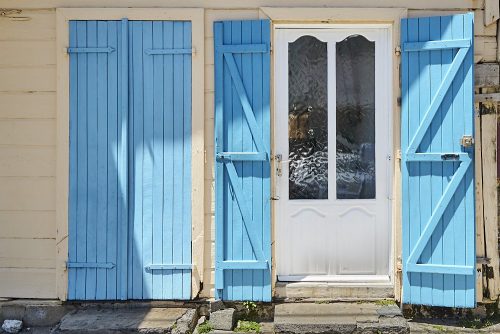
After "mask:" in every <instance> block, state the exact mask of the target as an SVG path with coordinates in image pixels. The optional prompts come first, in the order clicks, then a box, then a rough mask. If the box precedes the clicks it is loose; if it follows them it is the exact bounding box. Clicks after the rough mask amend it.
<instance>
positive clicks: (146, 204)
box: [140, 21, 155, 299]
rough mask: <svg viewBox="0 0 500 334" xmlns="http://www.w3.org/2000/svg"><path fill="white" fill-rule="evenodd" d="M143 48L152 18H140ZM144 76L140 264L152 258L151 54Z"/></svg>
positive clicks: (148, 285)
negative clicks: (149, 19) (141, 20)
mask: <svg viewBox="0 0 500 334" xmlns="http://www.w3.org/2000/svg"><path fill="white" fill-rule="evenodd" d="M141 28H142V36H143V43H142V50H144V49H148V48H151V47H152V46H153V22H151V21H143V22H142V27H141ZM140 65H142V69H143V74H142V75H143V77H144V79H143V80H144V81H143V82H144V86H143V90H144V106H143V108H144V109H143V117H144V129H143V131H144V132H143V137H142V146H143V150H144V152H143V161H142V163H143V172H142V187H143V193H142V201H143V202H142V207H143V209H142V210H143V211H142V224H143V225H142V233H143V234H142V262H143V266H146V265H147V264H148V263H152V262H153V160H154V158H155V157H154V156H153V150H154V144H155V143H154V135H153V129H154V110H153V99H154V94H153V89H154V86H153V57H145V56H143V63H142V64H140ZM142 273H143V285H142V297H143V298H144V299H152V298H153V273H151V272H146V271H145V270H144V267H143V269H142Z"/></svg>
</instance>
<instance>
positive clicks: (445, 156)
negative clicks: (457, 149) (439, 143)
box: [441, 153, 460, 160]
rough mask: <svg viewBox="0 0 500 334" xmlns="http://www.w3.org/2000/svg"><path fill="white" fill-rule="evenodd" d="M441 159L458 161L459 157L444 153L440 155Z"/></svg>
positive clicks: (454, 154)
mask: <svg viewBox="0 0 500 334" xmlns="http://www.w3.org/2000/svg"><path fill="white" fill-rule="evenodd" d="M441 159H443V160H458V159H460V156H459V155H458V154H456V153H445V154H441Z"/></svg>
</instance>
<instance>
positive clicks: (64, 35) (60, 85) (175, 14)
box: [56, 8, 205, 300]
mask: <svg viewBox="0 0 500 334" xmlns="http://www.w3.org/2000/svg"><path fill="white" fill-rule="evenodd" d="M122 18H128V19H129V20H184V21H191V22H192V45H193V48H194V49H195V53H193V58H192V76H193V77H192V94H191V95H192V168H191V173H192V195H191V196H192V197H191V203H192V246H191V247H192V257H193V272H192V284H191V295H192V297H193V298H194V297H196V295H197V294H198V292H199V291H200V287H201V284H200V282H202V281H203V267H204V263H203V262H204V261H203V250H204V244H203V240H204V203H205V201H204V198H203V197H204V168H205V159H204V145H205V143H204V119H205V117H204V82H205V79H204V73H205V71H204V56H205V50H204V47H205V28H204V9H203V8H168V9H166V8H58V9H57V11H56V34H57V37H56V50H57V114H56V115H57V116H56V117H57V140H56V152H57V164H56V245H57V255H56V289H57V290H56V291H57V297H58V298H59V299H61V300H66V299H67V290H68V273H67V270H66V261H67V259H68V195H69V181H68V180H69V56H68V54H67V53H66V48H67V47H68V43H69V20H120V19H122Z"/></svg>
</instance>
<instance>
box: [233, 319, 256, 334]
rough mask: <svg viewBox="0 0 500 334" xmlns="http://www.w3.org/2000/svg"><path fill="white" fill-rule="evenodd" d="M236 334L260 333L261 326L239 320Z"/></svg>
mask: <svg viewBox="0 0 500 334" xmlns="http://www.w3.org/2000/svg"><path fill="white" fill-rule="evenodd" d="M234 331H235V332H247V333H248V332H253V333H260V324H259V323H257V322H255V321H246V320H238V325H237V326H236V328H235V329H234Z"/></svg>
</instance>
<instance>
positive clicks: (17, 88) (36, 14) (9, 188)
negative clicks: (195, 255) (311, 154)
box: [0, 0, 497, 298]
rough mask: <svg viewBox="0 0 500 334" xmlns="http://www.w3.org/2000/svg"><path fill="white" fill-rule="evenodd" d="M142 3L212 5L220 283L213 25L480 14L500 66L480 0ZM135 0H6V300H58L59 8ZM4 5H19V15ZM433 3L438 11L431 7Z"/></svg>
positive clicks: (151, 0) (479, 37)
mask: <svg viewBox="0 0 500 334" xmlns="http://www.w3.org/2000/svg"><path fill="white" fill-rule="evenodd" d="M394 3H395V2H394V1H393V0H336V1H333V0H311V1H308V0H248V1H239V0H222V1H220V0H182V1H181V0H179V1H165V0H145V1H142V2H140V5H141V6H142V7H165V6H167V7H203V8H206V11H205V143H206V160H207V163H206V168H205V181H206V183H205V219H204V222H195V223H201V224H204V229H205V236H206V239H205V243H204V245H205V247H204V254H205V255H204V256H205V261H204V262H205V268H204V275H203V276H204V279H203V281H204V290H203V291H202V293H201V295H202V296H213V288H214V236H215V233H214V203H213V198H214V185H213V175H214V156H213V152H214V147H213V141H214V138H213V122H214V112H213V110H214V108H213V99H214V88H213V87H214V84H213V66H214V65H213V64H214V62H213V29H212V27H213V22H214V21H216V20H223V19H255V18H259V16H262V15H261V13H260V12H259V9H258V8H259V7H263V6H277V7H278V6H294V7H306V6H309V7H312V6H316V7H321V6H332V4H335V6H339V7H408V8H409V15H410V16H427V15H446V14H451V13H458V12H463V11H468V10H475V13H476V31H475V34H476V45H475V49H476V54H475V58H476V61H482V62H494V61H496V55H497V40H496V31H497V27H496V23H494V24H492V25H490V26H488V27H484V24H483V22H484V19H483V18H484V9H483V0H441V1H436V0H421V1H415V0H401V1H399V2H398V3H397V6H395V5H394ZM137 4H138V1H137V0H122V1H118V0H72V1H70V0H37V1H35V0H25V1H22V2H20V1H18V0H0V13H2V12H3V13H4V14H5V15H0V157H1V158H0V297H25V298H56V280H55V259H56V240H55V235H56V227H55V181H56V175H55V142H56V120H55V115H56V110H55V103H56V97H55V90H56V67H55V64H56V60H55V59H56V52H62V50H56V48H55V38H56V31H55V8H58V7H115V6H121V7H133V6H137ZM3 8H5V9H21V10H22V12H20V13H15V12H14V13H13V12H11V11H9V10H3ZM429 8H432V10H429Z"/></svg>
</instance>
